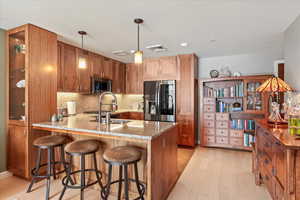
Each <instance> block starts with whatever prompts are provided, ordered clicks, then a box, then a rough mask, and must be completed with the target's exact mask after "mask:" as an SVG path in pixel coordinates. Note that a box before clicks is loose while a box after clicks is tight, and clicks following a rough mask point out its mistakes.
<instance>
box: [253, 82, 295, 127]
mask: <svg viewBox="0 0 300 200" xmlns="http://www.w3.org/2000/svg"><path fill="white" fill-rule="evenodd" d="M256 91H257V92H268V93H270V96H271V97H272V104H271V106H272V111H271V113H270V116H269V117H268V122H270V123H275V124H280V123H285V121H284V120H283V119H282V117H281V115H280V105H279V94H278V93H279V92H289V91H293V89H292V87H291V86H289V85H288V84H287V83H286V82H284V81H283V80H282V79H281V78H279V77H276V76H273V77H271V78H269V79H268V80H266V81H265V82H264V83H262V84H261V85H260V86H259V87H258V88H257V89H256ZM275 95H276V98H275Z"/></svg>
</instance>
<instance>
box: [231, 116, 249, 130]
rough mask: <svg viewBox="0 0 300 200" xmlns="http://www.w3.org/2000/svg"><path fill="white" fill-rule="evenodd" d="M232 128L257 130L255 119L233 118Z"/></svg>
mask: <svg viewBox="0 0 300 200" xmlns="http://www.w3.org/2000/svg"><path fill="white" fill-rule="evenodd" d="M231 128H232V129H238V130H248V131H254V130H255V122H254V120H250V119H249V120H246V119H233V120H232V121H231Z"/></svg>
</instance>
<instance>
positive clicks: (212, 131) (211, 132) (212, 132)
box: [204, 128, 216, 135]
mask: <svg viewBox="0 0 300 200" xmlns="http://www.w3.org/2000/svg"><path fill="white" fill-rule="evenodd" d="M215 132H216V131H215V129H214V128H205V129H204V134H205V135H215Z"/></svg>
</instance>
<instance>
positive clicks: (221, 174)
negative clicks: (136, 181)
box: [168, 148, 271, 200]
mask: <svg viewBox="0 0 300 200" xmlns="http://www.w3.org/2000/svg"><path fill="white" fill-rule="evenodd" d="M251 162H252V161H251V153H249V152H242V151H232V150H225V149H212V148H197V149H196V151H195V153H194V155H193V157H192V159H191V160H190V162H189V164H188V166H187V167H186V168H185V170H184V172H183V173H182V175H181V177H180V178H179V180H178V182H177V184H176V186H175V187H174V189H173V191H172V192H171V194H170V195H169V198H168V200H271V197H270V196H269V194H268V193H267V191H266V189H265V188H264V187H259V186H256V185H255V183H254V175H253V174H252V173H251Z"/></svg>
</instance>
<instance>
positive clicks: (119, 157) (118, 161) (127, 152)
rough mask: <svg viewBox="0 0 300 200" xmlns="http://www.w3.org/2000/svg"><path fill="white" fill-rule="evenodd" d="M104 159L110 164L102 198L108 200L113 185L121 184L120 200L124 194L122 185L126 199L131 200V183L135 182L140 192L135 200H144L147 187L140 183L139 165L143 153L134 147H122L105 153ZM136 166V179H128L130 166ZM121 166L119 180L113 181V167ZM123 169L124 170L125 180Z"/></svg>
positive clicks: (119, 190) (119, 189)
mask: <svg viewBox="0 0 300 200" xmlns="http://www.w3.org/2000/svg"><path fill="white" fill-rule="evenodd" d="M103 159H104V161H105V162H106V163H108V181H107V184H106V185H105V186H104V187H103V189H102V191H101V197H102V198H103V199H104V200H107V198H108V196H109V193H110V187H111V185H112V184H115V183H119V188H118V199H121V193H122V183H123V182H124V186H125V199H126V200H129V194H128V193H129V189H128V187H129V181H131V182H135V183H136V187H137V190H138V192H139V197H137V198H135V199H136V200H137V199H141V200H144V194H145V186H144V185H143V184H142V183H141V182H140V181H139V175H138V168H137V163H138V162H139V161H140V160H141V152H140V151H139V150H137V149H136V148H134V147H129V146H120V147H114V148H112V149H109V150H107V151H105V152H104V154H103ZM130 164H133V165H134V174H135V179H129V178H128V165H130ZM113 165H114V166H119V179H118V180H116V181H111V179H112V166H113ZM123 168H124V179H123V174H122V173H123Z"/></svg>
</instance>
